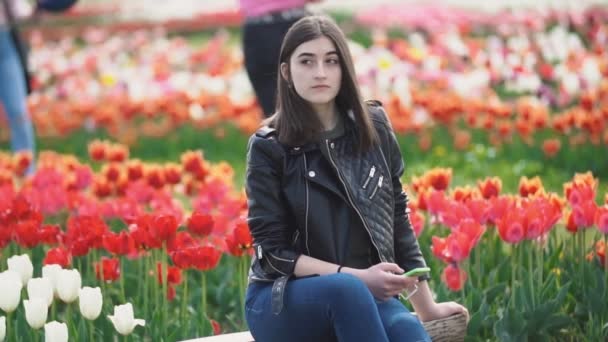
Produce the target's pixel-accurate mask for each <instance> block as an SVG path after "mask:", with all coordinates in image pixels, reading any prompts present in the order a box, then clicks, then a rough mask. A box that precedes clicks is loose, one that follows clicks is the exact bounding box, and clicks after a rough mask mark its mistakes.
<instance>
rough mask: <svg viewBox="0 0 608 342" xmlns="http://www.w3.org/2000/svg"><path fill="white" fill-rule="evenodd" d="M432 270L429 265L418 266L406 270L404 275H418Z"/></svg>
mask: <svg viewBox="0 0 608 342" xmlns="http://www.w3.org/2000/svg"><path fill="white" fill-rule="evenodd" d="M430 271H431V269H430V268H429V267H418V268H414V269H412V270H409V271H407V272H405V273H404V274H403V275H404V276H406V277H417V276H421V275H423V274H426V273H429V272H430Z"/></svg>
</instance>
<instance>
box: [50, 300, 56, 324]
mask: <svg viewBox="0 0 608 342" xmlns="http://www.w3.org/2000/svg"><path fill="white" fill-rule="evenodd" d="M56 317H57V300H53V303H51V321H56V320H57V318H56Z"/></svg>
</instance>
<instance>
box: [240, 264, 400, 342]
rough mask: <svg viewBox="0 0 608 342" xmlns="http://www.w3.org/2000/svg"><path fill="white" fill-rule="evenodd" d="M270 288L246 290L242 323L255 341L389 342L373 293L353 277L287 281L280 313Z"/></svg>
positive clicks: (259, 286)
mask: <svg viewBox="0 0 608 342" xmlns="http://www.w3.org/2000/svg"><path fill="white" fill-rule="evenodd" d="M271 290H272V283H252V284H251V285H250V286H249V288H248V290H247V300H246V307H245V310H246V318H247V324H248V326H249V329H250V330H251V333H252V335H253V337H254V338H255V339H256V341H265V342H273V341H315V342H329V341H334V342H335V341H361V342H366V341H369V342H388V341H389V339H388V337H387V336H386V333H385V329H384V326H383V324H382V321H381V320H380V314H379V312H378V307H377V306H376V302H375V300H374V297H373V296H372V294H371V292H370V291H369V289H368V288H367V286H366V285H365V284H364V283H363V282H362V281H361V280H360V279H359V278H357V277H355V276H353V275H350V274H345V273H337V274H332V275H326V276H316V277H307V278H302V279H295V280H291V281H289V282H288V283H287V286H286V288H285V294H284V305H283V310H282V311H281V313H280V314H279V315H274V314H273V313H272V310H271V298H270V296H271Z"/></svg>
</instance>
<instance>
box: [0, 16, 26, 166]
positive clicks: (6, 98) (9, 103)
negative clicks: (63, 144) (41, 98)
mask: <svg viewBox="0 0 608 342" xmlns="http://www.w3.org/2000/svg"><path fill="white" fill-rule="evenodd" d="M26 97H27V90H26V87H25V77H24V76H23V71H22V68H21V61H20V60H19V55H18V54H17V50H16V49H15V44H14V42H13V40H12V39H11V35H10V33H9V31H8V29H7V28H5V27H2V26H0V104H1V105H2V107H3V109H4V112H5V113H6V115H7V117H8V125H9V128H10V135H11V148H12V150H13V151H22V150H25V151H31V152H32V155H34V129H33V127H32V121H31V120H30V117H29V114H28V112H27V107H26ZM0 112H2V111H1V110H0ZM31 169H33V167H32V168H30V171H31Z"/></svg>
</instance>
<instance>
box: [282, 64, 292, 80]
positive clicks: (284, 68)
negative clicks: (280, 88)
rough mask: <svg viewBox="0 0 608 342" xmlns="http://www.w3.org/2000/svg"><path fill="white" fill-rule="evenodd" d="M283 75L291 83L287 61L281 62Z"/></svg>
mask: <svg viewBox="0 0 608 342" xmlns="http://www.w3.org/2000/svg"><path fill="white" fill-rule="evenodd" d="M281 77H283V79H284V80H285V82H287V83H288V84H291V82H290V81H289V65H287V63H285V62H283V63H281Z"/></svg>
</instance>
